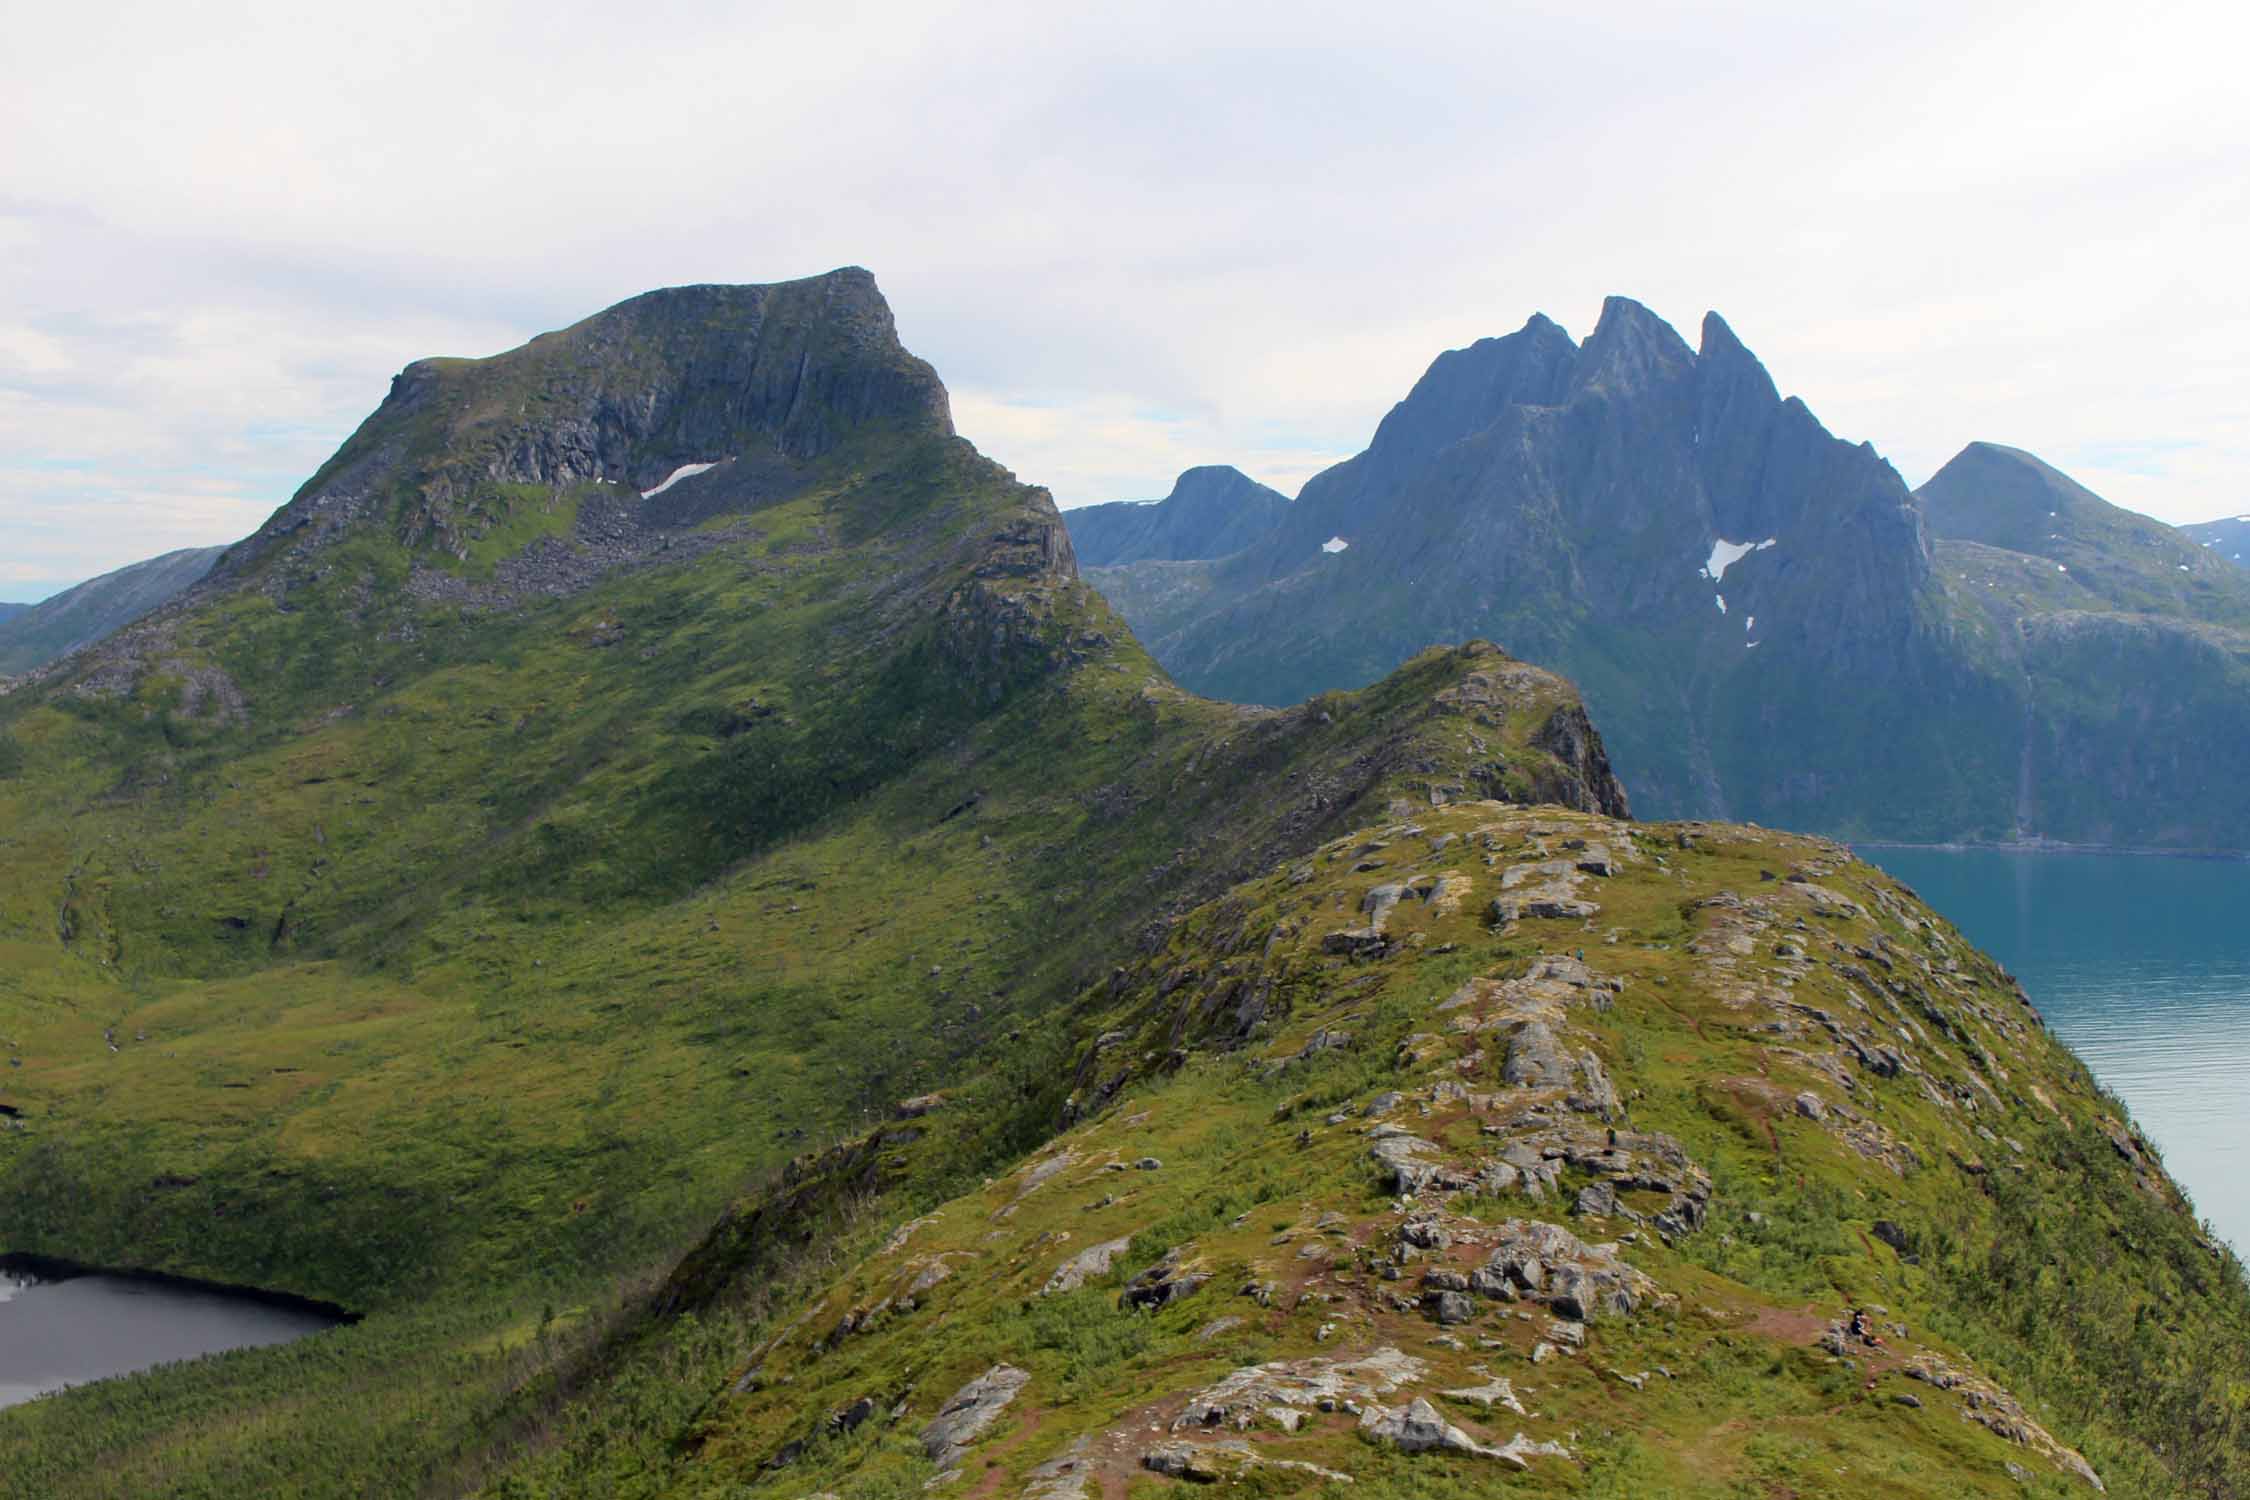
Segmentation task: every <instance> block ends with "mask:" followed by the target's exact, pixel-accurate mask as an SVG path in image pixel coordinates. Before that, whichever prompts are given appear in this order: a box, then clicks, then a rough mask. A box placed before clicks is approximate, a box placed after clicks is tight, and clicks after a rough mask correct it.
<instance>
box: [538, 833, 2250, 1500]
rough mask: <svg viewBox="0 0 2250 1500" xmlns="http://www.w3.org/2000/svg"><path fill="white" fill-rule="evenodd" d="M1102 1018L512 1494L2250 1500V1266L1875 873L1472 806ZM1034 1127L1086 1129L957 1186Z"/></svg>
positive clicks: (839, 1159)
mask: <svg viewBox="0 0 2250 1500" xmlns="http://www.w3.org/2000/svg"><path fill="white" fill-rule="evenodd" d="M1083 1008H1084V1013H1085V1015H1086V1018H1087V1019H1086V1020H1085V1022H1084V1024H1083V1031H1082V1040H1081V1041H1080V1043H1079V1044H1078V1045H1077V1046H1076V1048H1075V1051H1074V1052H1073V1053H1072V1061H1071V1064H1070V1066H1069V1067H1068V1068H1067V1070H1065V1071H1064V1073H1063V1074H1062V1076H1060V1077H1059V1078H1057V1079H1055V1080H1052V1081H1051V1084H1050V1086H1048V1087H1046V1088H1044V1089H1036V1088H1035V1089H1033V1090H1031V1091H1030V1092H1031V1093H1032V1094H1033V1095H1035V1096H1036V1097H1035V1099H1033V1100H1031V1101H1030V1102H1023V1101H1022V1100H1020V1099H1019V1101H1018V1102H1016V1103H1015V1104H1013V1105H1012V1106H1011V1103H1010V1091H1009V1090H1007V1089H1003V1088H996V1087H992V1086H978V1085H974V1084H972V1085H970V1086H968V1087H965V1088H964V1089H962V1090H961V1091H959V1092H957V1093H939V1094H934V1095H930V1096H924V1097H918V1098H914V1099H910V1100H907V1101H904V1102H902V1103H901V1104H899V1105H898V1106H897V1108H896V1110H895V1112H894V1113H895V1118H894V1119H893V1121H892V1122H891V1123H888V1124H886V1125H884V1126H882V1127H880V1128H878V1129H876V1130H875V1131H873V1132H871V1133H869V1134H867V1135H865V1136H863V1137H862V1138H860V1139H858V1140H856V1141H853V1142H850V1143H847V1144H845V1145H842V1146H839V1147H837V1148H835V1149H833V1150H831V1151H828V1152H826V1153H824V1154H822V1155H819V1156H813V1157H807V1158H805V1159H802V1160H800V1161H798V1162H796V1163H793V1164H792V1166H791V1168H790V1170H789V1171H788V1172H787V1173H785V1174H783V1176H781V1177H780V1178H778V1179H777V1180H776V1181H775V1182H773V1183H772V1184H771V1185H770V1186H769V1187H768V1188H767V1189H766V1190H764V1191H763V1192H761V1193H759V1194H756V1195H753V1196H752V1197H750V1198H747V1199H745V1200H744V1201H743V1202H742V1203H741V1204H740V1205H739V1206H738V1207H737V1208H736V1209H735V1210H734V1211H733V1212H732V1213H731V1214H730V1215H729V1216H728V1217H727V1218H726V1219H725V1220H723V1221H722V1222H721V1224H720V1225H719V1226H718V1227H717V1229H716V1230H715V1231H714V1232H713V1234H712V1235H711V1237H710V1238H709V1239H708V1240H707V1241H706V1242H705V1243H704V1245H703V1246H702V1247H701V1248H699V1249H698V1250H697V1251H696V1252H695V1253H693V1254H692V1255H691V1256H689V1257H688V1258H687V1259H686V1260H685V1261H684V1262H683V1263H682V1264H681V1266H680V1267H679V1268H678V1269H677V1270H676V1271H675V1273H674V1274H673V1276H672V1277H671V1278H670V1279H669V1280H668V1282H667V1283H666V1284H665V1285H664V1286H663V1287H662V1288H661V1289H660V1290H659V1292H658V1293H657V1294H656V1295H655V1296H654V1297H653V1298H652V1299H651V1302H650V1304H649V1309H648V1313H647V1320H646V1322H645V1323H643V1324H642V1325H640V1326H639V1327H638V1328H637V1330H636V1334H635V1341H633V1342H629V1343H628V1344H627V1345H626V1346H624V1347H622V1348H621V1349H620V1350H619V1351H618V1352H616V1354H615V1359H616V1363H615V1364H614V1365H612V1366H610V1367H608V1370H607V1376H606V1378H607V1379H608V1381H609V1382H610V1384H608V1385H606V1386H604V1387H603V1388H602V1393H600V1394H597V1395H595V1396H593V1397H591V1398H589V1405H590V1406H592V1407H594V1408H598V1409H603V1414H601V1415H592V1416H589V1415H587V1414H585V1413H584V1412H581V1413H580V1415H579V1417H578V1418H577V1419H565V1420H564V1421H562V1422H560V1423H558V1424H557V1427H558V1430H559V1431H560V1432H562V1433H564V1434H569V1435H570V1436H569V1437H568V1438H567V1439H566V1440H565V1441H564V1442H563V1444H562V1446H561V1447H560V1448H558V1449H556V1450H554V1451H549V1452H545V1453H542V1454H540V1455H539V1456H537V1457H534V1458H529V1459H526V1460H524V1461H523V1462H522V1464H521V1466H520V1467H519V1468H518V1469H517V1470H516V1471H515V1472H514V1473H513V1474H512V1475H511V1477H510V1479H509V1480H508V1481H507V1483H505V1484H503V1485H502V1486H500V1487H499V1488H498V1489H497V1490H496V1491H495V1493H500V1494H509V1495H516V1494H547V1493H599V1492H601V1491H602V1488H603V1486H604V1485H605V1484H608V1483H611V1482H613V1481H620V1480H621V1478H622V1474H623V1472H624V1470H625V1469H626V1468H628V1467H637V1466H639V1465H641V1464H643V1463H645V1462H647V1461H648V1459H649V1456H650V1454H651V1452H652V1451H660V1452H661V1453H662V1454H663V1455H664V1456H663V1459H662V1461H661V1463H660V1464H659V1465H658V1469H659V1471H660V1473H661V1478H660V1479H659V1478H657V1477H654V1476H651V1475H649V1474H647V1473H645V1472H643V1473H642V1474H641V1476H640V1477H641V1480H642V1482H643V1483H644V1485H645V1490H644V1491H643V1492H645V1493H649V1494H676V1495H696V1494H708V1493H744V1494H758V1495H763V1494H774V1495H789V1496H805V1495H814V1494H835V1495H889V1494H911V1493H920V1492H922V1491H923V1490H924V1489H925V1488H926V1489H927V1491H928V1492H929V1493H933V1494H938V1495H949V1494H959V1495H1018V1496H1024V1497H1032V1500H1074V1497H1096V1496H1110V1495H1122V1494H1128V1493H1129V1494H1133V1495H1149V1496H1155V1495H1162V1494H1168V1493H1183V1494H1184V1493H1188V1492H1189V1491H1190V1488H1191V1487H1192V1486H1194V1485H1197V1484H1209V1483H1226V1484H1230V1485H1243V1486H1248V1487H1249V1488H1250V1489H1251V1491H1252V1492H1254V1493H1264V1494H1276V1495H1282V1494H1290V1495H1296V1494H1322V1495H1338V1496H1343V1495H1351V1496H1361V1497H1364V1496H1371V1495H1374V1496H1381V1495H1414V1496H1439V1495H1452V1494H1461V1495H1482V1494H1515V1493H1521V1494H1527V1495H1530V1494H1538V1495H1647V1496H1654V1495H1663V1496H1704V1495H1708V1496H1736V1495H1745V1494H1759V1495H1782V1494H1789V1495H1797V1496H1816V1495H1817V1496H1847V1495H1848V1496H1935V1495H1949V1496H1950V1495H1991V1496H2017V1495H2025V1494H2031V1495H2047V1496H2057V1497H2067V1496H2076V1495H2085V1494H2094V1493H2099V1492H2105V1491H2106V1492H2107V1493H2110V1494H2116V1495H2122V1494H2135V1495H2149V1496H2160V1495H2164V1496H2168V1495H2182V1494H2209V1495H2224V1494H2237V1493H2240V1490H2239V1488H2238V1486H2239V1485H2240V1484H2241V1482H2242V1479H2243V1475H2244V1472H2245V1469H2244V1463H2245V1455H2244V1450H2243V1447H2242V1439H2243V1435H2244V1429H2243V1413H2242V1402H2241V1399H2240V1386H2239V1375H2238V1374H2233V1373H2229V1372H2232V1371H2235V1370H2237V1369H2238V1364H2237V1361H2238V1359H2239V1353H2238V1351H2239V1348H2240V1344H2241V1339H2242V1336H2243V1334H2244V1332H2245V1330H2250V1302H2246V1298H2245V1292H2244V1287H2243V1284H2242V1279H2241V1269H2240V1266H2239V1264H2238V1263H2237V1262H2236V1260H2235V1259H2234V1258H2233V1256H2232V1255H2231V1254H2229V1253H2228V1252H2227V1251H2226V1250H2225V1249H2223V1248H2222V1247H2221V1246H2219V1245H2218V1244H2216V1243H2214V1242H2212V1241H2211V1240H2210V1239H2209V1238H2207V1237H2206V1235H2205V1234H2204V1232H2203V1231H2202V1230H2201V1229H2200V1228H2199V1227H2198V1225H2197V1223H2196V1222H2195V1219H2194V1217H2193V1215H2192V1213H2191V1212H2190V1211H2189V1209H2188V1206H2187V1204H2186V1203H2185V1202H2184V1201H2183V1199H2182V1198H2181V1196H2180V1194H2179V1192H2178V1190H2177V1188H2176V1187H2175V1186H2174V1185H2173V1184H2172V1182H2171V1181H2170V1179H2169V1178H2168V1177H2167V1176H2166V1175H2165V1173H2164V1170H2163V1168H2162V1166H2161V1165H2160V1164H2159V1163H2158V1162H2157V1160H2156V1159H2155V1156H2154V1154H2153V1153H2152V1151H2151V1150H2150V1148H2149V1147H2148V1145H2147V1143H2146V1141H2145V1140H2144V1139H2142V1138H2141V1137H2140V1135H2139V1134H2138V1133H2137V1132H2136V1131H2135V1129H2134V1127H2133V1126H2132V1125H2131V1123H2130V1122H2129V1121H2128V1120H2127V1119H2126V1117H2125V1116H2124V1114H2123V1112H2122V1111H2121V1109H2120V1108H2119V1107H2118V1105H2117V1104H2116V1103H2115V1101H2114V1100H2112V1099H2110V1098H2108V1097H2107V1096H2105V1095H2104V1094H2103V1093H2102V1092H2101V1091H2100V1090H2099V1089H2098V1088H2097V1087H2096V1086H2095V1084H2094V1083H2093V1081H2092V1079H2091V1078H2090V1076H2089V1075H2088V1073H2087V1072H2086V1070H2085V1068H2084V1067H2083V1066H2082V1065H2081V1064H2080V1063H2079V1062H2078V1061H2077V1060H2076V1059H2075V1058H2074V1057H2072V1056H2071V1055H2070V1054H2069V1053H2068V1052H2067V1051H2066V1050H2065V1049H2064V1048H2063V1047H2061V1046H2060V1045H2059V1044H2058V1043H2056V1042H2055V1041H2054V1040H2053V1039H2052V1038H2051V1037H2050V1036H2049V1035H2048V1034H2047V1032H2046V1031H2045V1029H2044V1027H2043V1026H2042V1023H2041V1021H2040V1018H2039V1015H2038V1013H2037V1011H2036V1010H2035V1009H2034V1008H2033V1006H2032V1005H2031V1003H2030V1002H2029V1000H2028V999H2027V998H2026V997H2025V995H2024V994H2023V992H2022V990H2021V988H2020V987H2019V986H2018V985H2017V984H2016V983H2015V982H2014V981H2013V980H2012V979H2011V978H2010V977H2009V976H2008V975H2007V974H2005V973H2004V972H2002V971H2001V970H2000V969H1999V968H1998V967H1997V966H1996V965H1994V964H1993V963H1992V962H1991V960H1989V959H1988V958H1986V957H1984V956H1983V955H1982V954H1980V953H1978V952H1976V951H1975V950H1974V949H1972V948H1971V947H1970V946H1969V945H1968V944H1967V943H1966V942H1964V941H1963V940H1962V939H1961V937H1960V936H1959V935H1958V933H1956V932H1955V931H1954V930H1953V929H1952V928H1950V927H1949V926H1948V925H1947V924H1946V923H1944V922H1943V921H1942V920H1940V919H1938V918H1937V917H1935V916H1934V915H1933V914H1932V913H1931V912H1930V911H1929V910H1928V909H1927V908H1925V907H1923V906H1922V905H1921V903H1920V902H1919V901H1918V900H1917V899H1916V898H1915V897H1914V895H1913V894H1912V892H1910V891H1908V890H1906V889H1905V888H1903V887H1901V886H1900V885H1898V884H1897V883H1896V882H1895V881H1892V880H1890V879H1889V878H1887V877H1886V876H1884V875H1882V874H1881V873H1880V872H1878V871H1876V870H1874V869H1872V868H1870V867H1868V866H1866V865H1864V864H1860V863H1858V862H1857V861H1855V860H1854V859H1853V858H1852V857H1851V856H1850V854H1849V852H1848V851H1847V850H1846V849H1844V848H1842V847H1840V846H1838V845H1835V844H1832V843H1828V842H1825V841H1821V840H1816V839H1808V838H1800V837H1793V836H1789V835H1785V834H1778V833H1771V832H1766V831H1763V830H1757V829H1750V828H1740V827H1728V826H1722V825H1712V824H1692V823H1691V824H1668V825H1635V824H1631V823H1627V822H1624V821H1621V820H1619V819H1617V818H1615V817H1613V816H1606V815H1602V814H1599V813H1591V812H1570V811H1567V810H1563V809H1557V808H1530V809H1524V808H1515V807H1508V806H1503V805H1499V804H1494V803H1490V802H1468V803H1460V804H1455V805H1449V806H1446V807H1443V808H1438V809H1428V810H1424V811H1423V812H1420V813H1417V814H1415V815H1414V816H1413V817H1412V819H1411V820H1405V819H1399V820H1391V821H1387V822H1383V823H1381V824H1378V825H1375V826H1372V827H1369V828H1367V829H1364V830H1362V831H1360V832H1355V833H1352V834H1349V835H1346V836H1344V837H1341V838H1338V839H1335V840H1332V841H1330V842H1328V843H1327V844H1325V845H1323V846H1321V847H1319V848H1318V849H1316V850H1313V851H1311V852H1309V853H1308V854H1307V855H1306V856H1304V857H1302V858H1297V859H1291V860H1288V861H1285V862H1283V863H1282V864H1281V865H1279V866H1278V867H1277V868H1275V869H1274V870H1273V871H1272V872H1271V873H1270V874H1268V875H1266V876H1264V877H1262V878H1260V879H1257V880H1254V881H1251V882H1248V883H1246V884H1243V885H1240V886H1238V887H1236V888H1234V889H1233V890H1231V891H1229V892H1228V893H1226V894H1225V895H1224V896H1222V897H1220V898H1219V899H1217V900H1215V901H1213V902H1210V903H1208V904H1206V905H1204V906H1202V907H1200V908H1198V909H1197V910H1196V911H1194V912H1193V913H1192V914H1190V915H1189V916H1188V917H1187V918H1186V919H1184V920H1183V921H1181V922H1179V923H1177V924H1176V925H1175V926H1174V927H1173V928H1172V929H1171V931H1170V933H1169V935H1168V937H1167V938H1166V940H1165V941H1164V943H1163V944H1162V946H1161V947H1160V948H1158V949H1157V950H1155V951H1153V952H1151V953H1150V954H1148V955H1147V956H1146V957H1144V958H1142V959H1141V960H1139V961H1137V962H1135V963H1133V964H1130V965H1128V966H1126V967H1123V968H1120V969H1118V970H1117V971H1116V973H1114V974H1113V975H1112V976H1111V977H1110V978H1109V979H1108V980H1107V981H1105V982H1103V983H1101V984H1099V985H1097V986H1095V987H1094V988H1093V989H1092V990H1091V991H1089V992H1088V993H1087V994H1086V995H1085V996H1084V997H1083ZM1011 1107H1014V1108H1017V1109H1019V1110H1022V1111H1024V1112H1025V1113H1026V1114H1027V1115H1030V1114H1037V1113H1040V1112H1042V1111H1043V1112H1044V1113H1045V1117H1046V1118H1047V1119H1048V1121H1049V1124H1050V1129H1051V1130H1052V1132H1053V1133H1052V1134H1051V1135H1049V1136H1048V1138H1047V1139H1045V1140H1044V1141H1043V1142H1042V1143H1041V1144H1039V1145H1037V1146H1035V1147H1033V1148H1032V1149H1030V1150H1028V1151H1026V1152H1025V1153H1024V1154H1023V1155H1022V1156H1021V1157H1020V1159H1018V1160H1017V1161H1016V1162H1015V1163H1013V1164H1011V1165H1009V1166H1007V1167H1005V1168H1003V1169H1001V1170H998V1171H996V1172H994V1173H993V1174H992V1175H990V1176H987V1177H984V1178H983V1179H982V1180H981V1181H979V1182H971V1183H967V1184H965V1185H964V1188H963V1190H956V1191H953V1192H950V1193H947V1192H938V1193H932V1192H930V1191H928V1185H929V1184H930V1182H932V1181H933V1180H937V1181H942V1180H944V1178H943V1174H942V1173H939V1172H937V1170H936V1168H937V1164H939V1163H943V1162H945V1161H947V1160H949V1159H952V1158H953V1156H954V1152H955V1145H954V1143H955V1142H956V1141H957V1140H958V1139H960V1136H961V1133H962V1132H964V1131H965V1130H971V1129H973V1128H974V1123H973V1122H976V1121H978V1120H980V1119H982V1118H984V1117H985V1116H986V1115H987V1114H988V1113H989V1112H990V1111H992V1110H994V1109H996V1108H997V1109H1008V1108H1011ZM682 1328H688V1329H692V1330H694V1332H695V1338H693V1339H691V1338H689V1337H687V1336H685V1335H683V1334H682V1333H681V1332H680V1331H679V1330H681V1329H682ZM714 1328H717V1329H720V1330H723V1332H722V1334H721V1335H720V1336H718V1337H712V1336H711V1330H712V1329H714ZM697 1340H700V1341H701V1342H700V1344H699V1345H698V1344H697ZM688 1346H696V1347H700V1350H701V1353H702V1361H701V1363H700V1364H698V1363H696V1362H695V1361H694V1360H692V1359H690V1360H686V1361H684V1369H685V1371H686V1372H688V1373H687V1374H686V1378H687V1379H688V1380H689V1382H690V1383H693V1382H694V1381H696V1380H700V1381H702V1382H703V1383H704V1387H705V1388H704V1391H703V1393H701V1394H699V1395H697V1396H695V1397H694V1398H693V1399H692V1400H690V1401H689V1402H688V1403H687V1406H686V1407H685V1408H683V1410H682V1416H681V1419H680V1420H679V1423H678V1425H677V1427H676V1428H675V1429H674V1430H673V1431H671V1432H670V1433H669V1434H667V1435H665V1436H664V1438H663V1440H662V1442H661V1443H650V1442H642V1443H633V1442H620V1441H619V1440H618V1438H617V1431H616V1428H615V1426H614V1425H611V1424H612V1423H613V1422H614V1412H613V1411H608V1410H607V1409H606V1408H605V1403H607V1402H608V1401H609V1400H611V1399H612V1397H611V1395H610V1394H609V1393H611V1392H614V1391H616V1390H618V1389H628V1388H630V1387H631V1384H632V1382H633V1381H634V1380H636V1379H638V1378H641V1377H642V1376H644V1375H645V1374H646V1372H647V1371H648V1369H649V1368H651V1367H652V1365H654V1364H655V1363H657V1362H659V1361H664V1360H672V1361H679V1360H680V1356H681V1351H682V1349H683V1347H688ZM666 1367H667V1368H669V1369H670V1370H671V1371H672V1373H673V1375H674V1377H675V1378H680V1377H681V1375H682V1372H683V1364H682V1363H672V1364H670V1365H668V1366H666ZM735 1487H739V1488H735Z"/></svg>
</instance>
